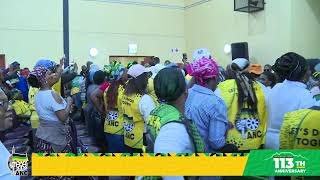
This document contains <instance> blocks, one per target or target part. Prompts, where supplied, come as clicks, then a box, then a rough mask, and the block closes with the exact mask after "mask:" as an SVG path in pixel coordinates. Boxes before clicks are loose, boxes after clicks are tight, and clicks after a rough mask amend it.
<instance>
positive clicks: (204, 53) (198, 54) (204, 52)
mask: <svg viewBox="0 0 320 180" xmlns="http://www.w3.org/2000/svg"><path fill="white" fill-rule="evenodd" d="M192 58H193V59H192V61H193V62H195V61H198V60H199V59H202V58H207V59H210V58H212V56H211V53H210V52H209V50H208V49H206V48H200V49H197V50H196V51H195V52H194V53H193V55H192Z"/></svg>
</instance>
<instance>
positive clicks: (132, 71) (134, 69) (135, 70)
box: [128, 64, 150, 78]
mask: <svg viewBox="0 0 320 180" xmlns="http://www.w3.org/2000/svg"><path fill="white" fill-rule="evenodd" d="M146 72H150V71H149V70H148V69H147V68H145V67H144V66H142V65H141V64H135V65H133V66H131V67H130V68H129V70H128V75H130V76H131V77H133V78H137V77H138V76H140V75H141V74H143V73H146Z"/></svg>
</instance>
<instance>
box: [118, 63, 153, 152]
mask: <svg viewBox="0 0 320 180" xmlns="http://www.w3.org/2000/svg"><path fill="white" fill-rule="evenodd" d="M128 76H129V81H128V83H127V85H126V87H125V90H124V94H123V97H122V100H121V111H122V112H123V116H124V143H125V145H126V146H127V147H128V148H130V151H129V152H142V151H143V148H144V145H145V144H144V143H145V141H144V134H145V133H146V130H147V129H146V127H147V126H146V124H145V123H146V122H147V117H148V116H149V114H150V112H151V111H152V110H153V109H154V108H155V102H154V101H153V99H152V98H151V96H149V95H148V94H147V85H148V77H149V75H148V70H147V69H146V68H145V67H143V66H142V65H140V64H136V65H133V66H132V67H131V68H130V69H129V70H128Z"/></svg>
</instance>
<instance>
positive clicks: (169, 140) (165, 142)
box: [154, 122, 194, 180]
mask: <svg viewBox="0 0 320 180" xmlns="http://www.w3.org/2000/svg"><path fill="white" fill-rule="evenodd" d="M154 152H155V153H194V147H193V144H192V142H191V139H190V137H189V134H188V132H187V129H186V127H185V125H184V124H181V123H175V122H171V123H168V124H166V125H164V126H163V127H161V129H160V132H159V134H158V136H157V138H156V141H155V143H154ZM162 178H163V180H184V178H183V177H182V176H163V177H162Z"/></svg>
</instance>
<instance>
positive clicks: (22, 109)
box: [12, 100, 31, 116]
mask: <svg viewBox="0 0 320 180" xmlns="http://www.w3.org/2000/svg"><path fill="white" fill-rule="evenodd" d="M12 108H13V109H14V111H15V112H16V114H17V115H18V116H20V115H26V116H30V115H31V111H30V107H29V105H28V104H27V103H26V102H24V101H22V100H15V101H14V103H13V104H12Z"/></svg>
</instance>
